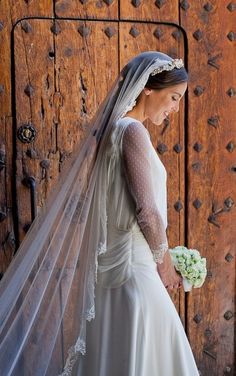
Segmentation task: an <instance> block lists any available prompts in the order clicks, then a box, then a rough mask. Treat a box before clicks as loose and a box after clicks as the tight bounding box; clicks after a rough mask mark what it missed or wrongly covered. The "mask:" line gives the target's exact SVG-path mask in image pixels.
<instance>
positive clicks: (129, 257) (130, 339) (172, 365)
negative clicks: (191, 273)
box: [73, 227, 199, 376]
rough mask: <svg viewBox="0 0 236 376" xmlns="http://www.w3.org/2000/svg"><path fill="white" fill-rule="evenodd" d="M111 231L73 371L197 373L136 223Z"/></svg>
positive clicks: (108, 375)
mask: <svg viewBox="0 0 236 376" xmlns="http://www.w3.org/2000/svg"><path fill="white" fill-rule="evenodd" d="M114 232H115V230H114ZM113 235H114V237H113V247H111V248H110V251H107V253H105V254H104V256H103V257H102V258H101V260H100V272H101V273H100V280H99V278H98V284H97V285H96V290H95V296H96V299H95V301H96V305H95V310H96V316H95V319H94V320H92V321H91V322H88V324H87V338H86V354H85V355H84V356H82V357H81V358H80V361H79V363H78V366H77V367H76V368H75V370H74V373H73V375H77V376H197V375H199V372H198V369H197V366H196V363H195V360H194V356H193V353H192V350H191V347H190V344H189V342H188V339H187V336H186V333H185V331H184V327H183V325H182V322H181V320H180V317H179V315H178V312H177V310H176V308H175V305H174V303H173V302H172V300H171V298H170V296H169V294H168V292H167V290H166V288H165V286H164V284H163V283H162V280H161V278H160V276H159V274H158V272H157V268H156V264H155V262H154V261H153V256H152V253H151V250H150V248H149V246H148V244H147V242H146V240H145V238H144V236H143V234H142V232H141V231H140V229H139V227H135V228H134V229H133V230H132V231H130V232H129V233H128V234H125V233H124V234H120V231H118V234H113ZM121 235H122V236H121ZM125 235H127V236H125ZM121 238H122V239H124V242H123V244H122V245H120V243H119V248H118V247H117V246H118V241H117V240H118V239H121ZM125 238H126V239H125ZM98 277H99V276H98Z"/></svg>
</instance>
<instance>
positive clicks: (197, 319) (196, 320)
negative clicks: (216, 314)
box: [193, 313, 202, 324]
mask: <svg viewBox="0 0 236 376" xmlns="http://www.w3.org/2000/svg"><path fill="white" fill-rule="evenodd" d="M201 320H202V315H200V313H197V314H196V315H195V316H194V318H193V321H195V323H196V324H199V323H200V321H201Z"/></svg>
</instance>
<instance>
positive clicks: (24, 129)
mask: <svg viewBox="0 0 236 376" xmlns="http://www.w3.org/2000/svg"><path fill="white" fill-rule="evenodd" d="M35 136H36V130H35V128H34V127H33V126H32V124H23V125H21V126H20V128H18V130H17V137H18V139H19V140H20V141H21V142H23V143H30V142H32V141H34V139H35Z"/></svg>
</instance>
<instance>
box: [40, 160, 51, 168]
mask: <svg viewBox="0 0 236 376" xmlns="http://www.w3.org/2000/svg"><path fill="white" fill-rule="evenodd" d="M39 164H40V167H42V168H44V169H45V170H48V169H49V167H50V159H43V160H42V161H41V162H40V163H39Z"/></svg>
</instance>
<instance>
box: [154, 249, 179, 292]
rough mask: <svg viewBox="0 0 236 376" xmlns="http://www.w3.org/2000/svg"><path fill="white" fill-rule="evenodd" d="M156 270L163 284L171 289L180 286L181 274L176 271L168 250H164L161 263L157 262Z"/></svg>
mask: <svg viewBox="0 0 236 376" xmlns="http://www.w3.org/2000/svg"><path fill="white" fill-rule="evenodd" d="M157 270H158V273H159V275H160V277H161V280H162V282H163V284H164V286H165V287H166V288H167V289H170V290H173V289H175V288H180V287H181V286H182V280H183V278H182V276H181V275H180V274H179V273H178V272H177V271H176V269H175V267H174V264H173V262H172V260H171V256H170V253H169V251H167V252H166V254H165V256H164V260H163V263H162V264H159V263H157Z"/></svg>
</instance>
